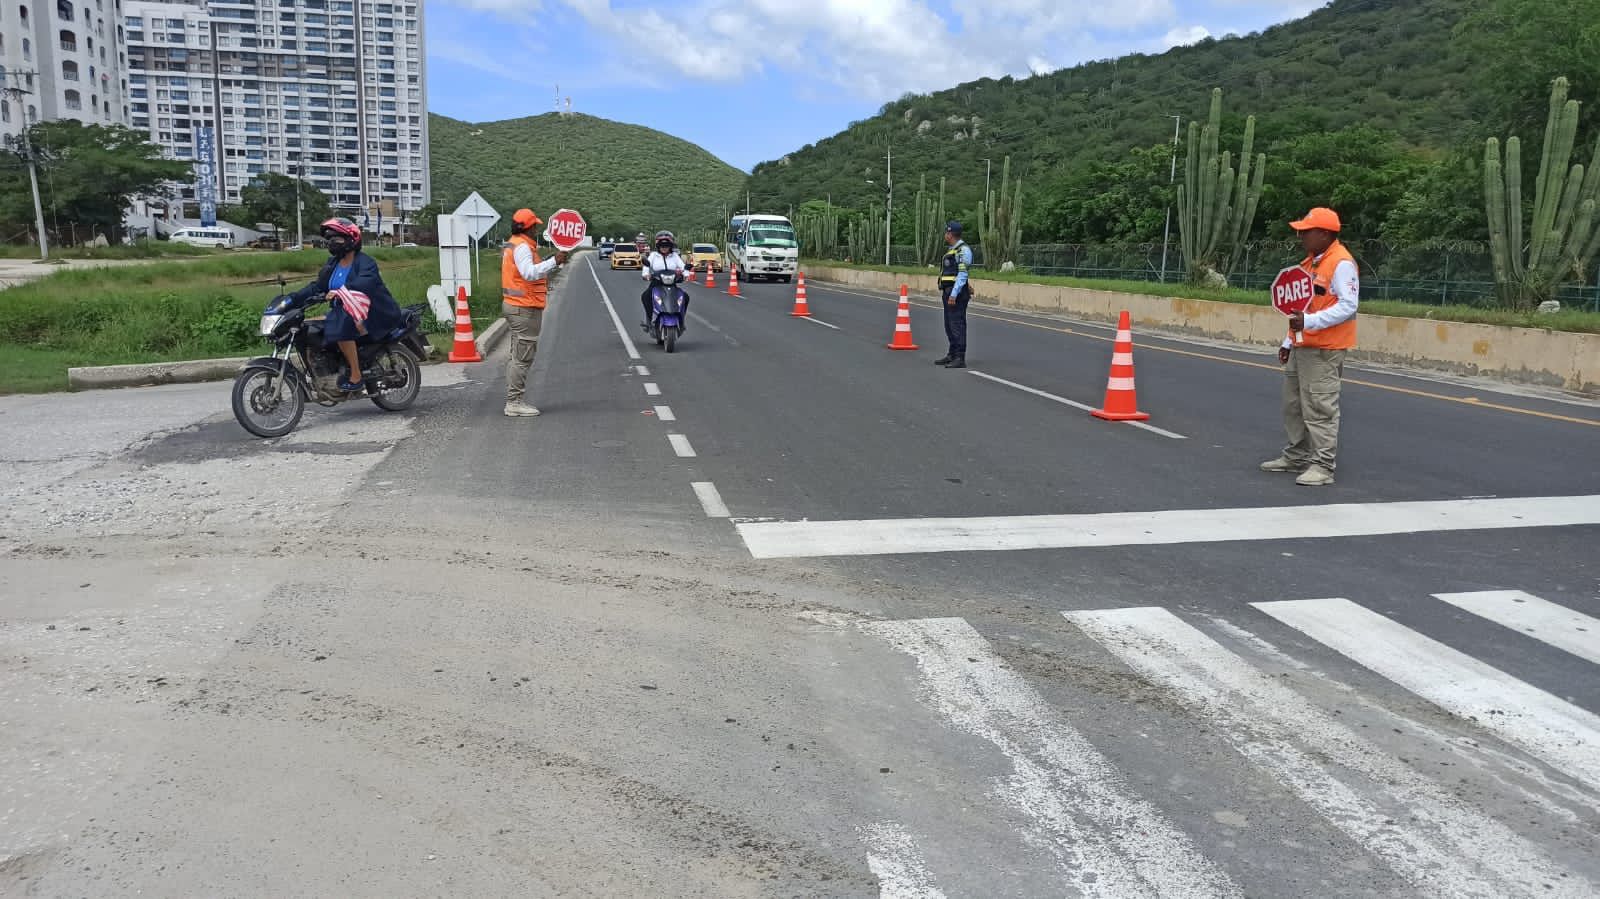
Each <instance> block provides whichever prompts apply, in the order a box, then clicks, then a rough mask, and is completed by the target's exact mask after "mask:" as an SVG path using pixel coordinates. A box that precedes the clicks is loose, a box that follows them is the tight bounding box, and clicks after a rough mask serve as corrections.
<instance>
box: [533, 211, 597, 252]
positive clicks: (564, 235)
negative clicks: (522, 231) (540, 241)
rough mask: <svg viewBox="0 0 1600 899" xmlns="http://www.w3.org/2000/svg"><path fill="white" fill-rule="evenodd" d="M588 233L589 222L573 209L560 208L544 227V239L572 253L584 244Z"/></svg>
mask: <svg viewBox="0 0 1600 899" xmlns="http://www.w3.org/2000/svg"><path fill="white" fill-rule="evenodd" d="M588 233H589V224H588V223H587V222H585V221H584V220H583V216H581V215H579V214H578V213H577V212H575V211H574V210H571V209H558V210H556V212H555V214H554V215H552V216H550V224H548V225H546V226H545V228H544V239H545V240H548V241H549V242H550V243H552V244H554V245H555V248H556V249H558V250H562V251H564V252H568V253H570V252H572V251H573V250H575V249H577V248H578V247H579V246H580V245H582V243H583V239H584V237H585V236H587V235H588Z"/></svg>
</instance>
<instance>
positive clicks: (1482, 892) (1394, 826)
mask: <svg viewBox="0 0 1600 899" xmlns="http://www.w3.org/2000/svg"><path fill="white" fill-rule="evenodd" d="M1062 614H1063V615H1065V616H1066V618H1067V620H1069V621H1071V622H1072V623H1074V624H1076V625H1077V626H1078V627H1079V628H1080V629H1081V630H1083V632H1084V633H1086V634H1088V635H1089V636H1090V637H1092V638H1094V640H1095V641H1096V642H1098V643H1100V645H1101V646H1104V647H1105V648H1106V649H1107V650H1109V651H1110V652H1111V653H1112V654H1113V655H1115V656H1116V657H1117V658H1119V659H1121V660H1122V662H1123V663H1124V664H1126V665H1127V666H1128V667H1130V668H1132V669H1133V670H1134V671H1136V672H1138V673H1139V675H1140V676H1141V677H1143V678H1144V679H1146V680H1147V681H1149V682H1150V683H1152V684H1155V685H1156V686H1159V687H1162V688H1165V689H1166V690H1168V691H1170V692H1171V693H1173V694H1175V695H1176V696H1177V697H1178V699H1179V700H1180V701H1181V702H1183V704H1184V705H1185V706H1186V707H1187V708H1188V709H1189V711H1190V712H1191V713H1192V714H1194V715H1196V716H1197V717H1198V718H1200V719H1201V720H1202V721H1203V722H1205V724H1206V725H1207V730H1209V731H1210V732H1211V733H1213V734H1215V735H1217V736H1219V737H1221V738H1222V739H1225V740H1227V741H1228V742H1229V743H1230V744H1232V746H1233V747H1234V749H1236V750H1237V751H1238V752H1239V754H1240V755H1243V756H1244V757H1245V758H1246V759H1248V760H1250V761H1251V762H1252V763H1253V764H1255V765H1257V766H1258V767H1260V768H1262V769H1264V770H1266V771H1267V772H1268V773H1269V774H1271V775H1272V776H1273V777H1274V778H1276V779H1277V781H1278V782H1279V783H1281V784H1282V785H1283V786H1284V787H1286V788H1287V789H1288V790H1290V791H1291V792H1293V793H1294V794H1295V795H1296V796H1298V797H1299V798H1300V800H1301V801H1303V802H1305V803H1306V804H1307V805H1309V806H1311V807H1312V808H1314V809H1316V810H1317V811H1318V812H1319V813H1320V814H1321V815H1322V816H1323V817H1324V818H1325V819H1327V821H1328V822H1329V823H1330V824H1332V825H1333V826H1335V827H1337V828H1339V829H1340V830H1342V831H1344V833H1345V834H1346V835H1348V836H1349V837H1350V838H1351V839H1352V840H1354V841H1355V842H1357V843H1359V844H1360V845H1361V846H1363V847H1365V848H1366V849H1367V850H1368V851H1369V852H1371V853H1373V854H1374V855H1377V856H1379V857H1380V858H1382V859H1383V860H1384V861H1385V862H1386V863H1388V865H1389V867H1390V868H1392V869H1393V870H1394V872H1395V873H1397V874H1399V875H1400V876H1401V877H1403V878H1404V879H1406V880H1408V881H1410V882H1411V885H1412V887H1413V889H1415V890H1417V891H1418V892H1419V893H1421V894H1424V895H1437V896H1444V895H1466V896H1506V897H1510V896H1556V895H1561V896H1573V897H1578V896H1592V895H1595V893H1594V890H1595V886H1594V885H1593V884H1589V883H1587V882H1585V881H1583V880H1582V879H1581V878H1579V877H1577V876H1576V875H1575V874H1573V873H1572V872H1569V871H1565V870H1563V869H1562V868H1561V867H1560V866H1558V865H1556V864H1554V863H1553V862H1551V861H1550V859H1548V858H1547V857H1545V855H1544V854H1543V853H1542V852H1540V850H1539V849H1538V848H1537V847H1536V846H1534V845H1533V844H1532V843H1531V842H1529V841H1527V840H1525V839H1523V838H1522V837H1520V836H1518V835H1517V834H1516V833H1515V832H1513V831H1512V830H1511V829H1510V828H1507V827H1506V826H1504V825H1503V824H1500V823H1499V822H1498V821H1495V820H1494V819H1493V818H1490V817H1488V816H1487V815H1484V814H1483V813H1481V812H1480V811H1478V810H1477V809H1475V808H1473V807H1471V806H1470V805H1468V804H1467V803H1465V802H1463V801H1461V799H1460V798H1458V797H1456V796H1455V795H1453V794H1452V793H1451V792H1450V791H1449V790H1447V789H1444V788H1442V787H1440V786H1439V785H1437V784H1435V783H1433V782H1432V781H1430V780H1428V779H1427V778H1425V777H1423V776H1422V775H1420V774H1418V773H1417V772H1416V771H1415V770H1414V769H1412V768H1411V767H1409V766H1407V765H1405V764H1403V763H1402V762H1400V761H1399V760H1397V759H1395V758H1394V757H1392V756H1390V755H1388V754H1386V753H1384V752H1383V751H1382V750H1381V749H1379V748H1378V747H1377V746H1375V745H1373V744H1371V743H1369V742H1368V741H1366V740H1365V739H1363V738H1362V737H1360V736H1359V735H1358V734H1357V733H1356V732H1355V731H1352V730H1351V729H1350V728H1348V727H1345V726H1344V725H1342V724H1340V723H1339V722H1338V721H1337V720H1336V719H1334V717H1333V716H1332V715H1330V714H1328V713H1327V712H1324V711H1323V710H1321V709H1319V708H1317V707H1316V706H1314V705H1312V704H1311V703H1310V702H1308V701H1307V700H1306V699H1305V698H1303V697H1302V696H1301V695H1300V694H1299V693H1296V692H1295V691H1293V690H1291V689H1289V688H1288V687H1286V686H1284V685H1283V684H1281V683H1279V682H1278V681H1277V680H1275V679H1273V678H1272V677H1271V676H1269V675H1267V674H1265V673H1263V672H1262V671H1260V670H1258V669H1256V668H1255V667H1254V666H1252V665H1251V664H1250V663H1248V662H1246V661H1245V660H1244V659H1243V658H1241V657H1239V656H1238V655H1236V654H1234V653H1233V652H1230V651H1229V650H1227V649H1226V648H1224V647H1223V646H1222V645H1221V644H1219V643H1217V642H1216V641H1215V640H1213V639H1211V638H1210V637H1208V636H1206V635H1205V634H1204V633H1202V632H1201V631H1200V630H1198V629H1197V628H1195V627H1193V626H1191V625H1189V624H1188V623H1186V622H1185V621H1183V620H1182V619H1181V618H1179V617H1178V616H1176V615H1174V614H1172V613H1171V612H1169V611H1167V610H1166V609H1156V608H1146V609H1116V610H1108V611H1092V612H1064V613H1062ZM1302 747H1304V748H1302ZM1345 772H1351V773H1354V774H1356V775H1358V776H1359V778H1360V779H1359V780H1354V779H1352V781H1353V782H1346V780H1341V779H1340V778H1341V776H1344V773H1345ZM1374 794H1376V795H1374ZM1396 811H1399V812H1401V814H1396Z"/></svg>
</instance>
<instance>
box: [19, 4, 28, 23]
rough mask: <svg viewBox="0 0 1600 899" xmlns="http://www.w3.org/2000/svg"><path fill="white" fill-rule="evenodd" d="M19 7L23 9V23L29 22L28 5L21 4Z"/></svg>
mask: <svg viewBox="0 0 1600 899" xmlns="http://www.w3.org/2000/svg"><path fill="white" fill-rule="evenodd" d="M17 8H18V9H20V10H22V24H24V25H26V24H28V8H27V7H26V6H19V7H17Z"/></svg>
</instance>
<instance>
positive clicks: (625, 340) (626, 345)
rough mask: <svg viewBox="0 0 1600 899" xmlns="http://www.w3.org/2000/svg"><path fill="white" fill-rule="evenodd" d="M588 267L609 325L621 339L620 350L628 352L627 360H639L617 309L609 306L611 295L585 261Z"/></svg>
mask: <svg viewBox="0 0 1600 899" xmlns="http://www.w3.org/2000/svg"><path fill="white" fill-rule="evenodd" d="M585 264H586V265H588V266H589V276H590V277H592V278H594V286H595V287H598V288H600V301H601V302H603V303H605V304H606V311H607V312H609V313H611V324H612V326H613V327H615V328H616V329H617V336H618V337H620V338H622V348H623V349H625V350H627V351H628V358H629V359H635V360H636V359H639V358H640V356H639V348H638V347H636V346H634V345H633V338H632V337H630V336H628V331H627V329H626V328H624V327H622V319H620V318H618V317H617V307H615V306H613V305H611V295H610V294H608V293H606V286H605V285H604V284H601V283H600V275H599V274H598V273H597V272H596V271H595V270H594V262H593V261H589V260H586V261H585Z"/></svg>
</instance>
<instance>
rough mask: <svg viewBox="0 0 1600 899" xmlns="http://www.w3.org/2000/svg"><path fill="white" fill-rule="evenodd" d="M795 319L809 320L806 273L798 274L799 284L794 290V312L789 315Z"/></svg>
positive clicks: (809, 310)
mask: <svg viewBox="0 0 1600 899" xmlns="http://www.w3.org/2000/svg"><path fill="white" fill-rule="evenodd" d="M789 314H790V315H792V316H794V317H795V318H810V317H811V306H810V305H809V304H808V303H806V273H805V272H800V273H799V283H797V284H796V285H795V288H794V311H793V312H791V313H789Z"/></svg>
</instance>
